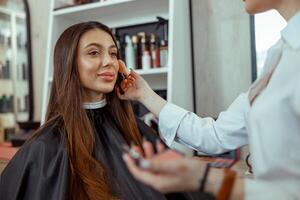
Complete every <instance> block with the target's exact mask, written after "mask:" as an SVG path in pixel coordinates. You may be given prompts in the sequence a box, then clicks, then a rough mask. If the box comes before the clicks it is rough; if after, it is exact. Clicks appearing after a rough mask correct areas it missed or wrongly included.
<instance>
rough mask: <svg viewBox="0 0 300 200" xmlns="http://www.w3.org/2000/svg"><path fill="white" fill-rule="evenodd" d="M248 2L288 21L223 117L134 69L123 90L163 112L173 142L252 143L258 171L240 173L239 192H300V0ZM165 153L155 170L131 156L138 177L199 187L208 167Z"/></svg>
mask: <svg viewBox="0 0 300 200" xmlns="http://www.w3.org/2000/svg"><path fill="white" fill-rule="evenodd" d="M245 8H246V10H247V12H248V13H251V14H255V13H259V12H263V11H267V10H270V9H276V10H277V11H278V12H279V13H280V14H281V15H282V16H283V17H284V18H285V20H286V21H287V22H288V24H287V26H286V27H285V28H284V30H283V31H282V37H281V39H280V40H279V41H278V42H277V43H276V44H275V45H274V46H273V47H272V48H271V49H270V50H269V52H268V58H267V60H266V62H265V69H264V70H265V71H264V73H263V74H262V76H261V77H259V78H258V79H257V81H256V82H255V83H254V84H253V85H252V86H251V87H250V88H249V91H248V92H247V93H243V94H241V95H240V96H239V97H238V98H237V99H236V100H235V101H234V102H233V103H232V105H231V106H230V107H229V108H228V110H226V111H225V112H222V113H221V114H220V115H219V117H218V120H216V121H215V120H213V119H212V118H200V117H198V116H197V115H195V114H193V113H191V112H188V111H186V110H184V109H182V108H179V107H178V106H175V105H172V104H170V103H167V102H166V101H164V100H163V99H161V98H160V97H159V96H157V95H156V94H155V93H154V92H153V91H152V90H151V88H150V87H149V86H148V85H147V83H146V82H145V81H144V80H143V79H142V78H141V77H140V76H139V75H138V74H136V73H131V76H133V77H134V78H135V81H132V82H131V81H129V82H128V83H130V84H133V86H130V85H128V86H126V87H124V90H125V94H124V95H120V97H121V98H123V99H134V100H138V101H140V102H141V103H143V104H144V105H145V106H146V107H147V108H148V109H149V110H150V111H151V112H153V113H154V114H155V115H156V116H157V117H159V128H160V133H161V136H162V137H163V138H164V139H165V141H166V143H167V144H168V145H170V144H171V143H172V142H173V141H174V140H175V141H179V142H181V143H183V144H185V145H187V146H189V147H191V148H193V149H195V150H199V151H202V152H206V153H209V154H218V153H222V152H225V151H228V150H233V149H236V148H238V147H241V146H243V145H246V144H249V146H250V152H251V159H252V164H253V173H254V177H255V178H254V179H253V180H244V179H238V180H236V184H235V186H234V191H236V193H235V195H234V197H236V199H272V200H275V199H280V200H281V199H300V192H299V191H300V170H299V165H300V156H299V153H300V146H299V141H300V104H299V103H300V37H299V36H300V0H245ZM270 23H272V22H270ZM237 67H238V66H237ZM170 117H171V118H172V121H170V120H169V119H170ZM163 154H164V153H163ZM161 156H162V155H157V156H154V157H150V159H149V162H148V164H145V163H144V165H143V166H147V168H148V169H149V171H145V170H141V169H140V168H138V167H137V166H136V165H135V164H134V163H133V162H132V160H131V159H130V157H128V156H125V159H126V161H127V164H128V167H129V169H130V170H131V172H132V173H133V174H134V175H135V177H136V178H137V179H139V180H141V181H142V182H144V183H146V184H148V185H151V186H153V187H154V188H156V189H157V190H159V191H161V192H165V193H167V192H174V191H184V190H195V189H197V188H199V186H200V181H199V180H201V179H202V177H203V174H204V169H205V165H204V164H203V163H202V162H201V161H199V160H195V159H191V158H179V159H175V160H163V159H160V157H161ZM151 170H152V171H151ZM153 171H155V173H152V172H153ZM217 177H220V176H217V175H216V173H215V172H213V171H211V173H209V174H208V179H207V180H208V182H207V187H206V189H207V190H209V191H211V192H215V190H214V189H213V187H210V186H216V185H217V184H211V183H212V182H213V180H217ZM157 182H160V183H161V184H156V183H157Z"/></svg>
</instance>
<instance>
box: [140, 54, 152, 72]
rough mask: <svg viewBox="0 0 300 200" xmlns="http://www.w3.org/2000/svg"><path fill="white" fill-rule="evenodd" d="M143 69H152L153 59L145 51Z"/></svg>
mask: <svg viewBox="0 0 300 200" xmlns="http://www.w3.org/2000/svg"><path fill="white" fill-rule="evenodd" d="M142 60H143V63H142V65H143V69H150V68H151V57H150V53H149V51H144V52H143V58H142Z"/></svg>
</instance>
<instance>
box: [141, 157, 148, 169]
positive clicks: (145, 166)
mask: <svg viewBox="0 0 300 200" xmlns="http://www.w3.org/2000/svg"><path fill="white" fill-rule="evenodd" d="M139 166H140V168H142V169H149V168H150V162H149V161H148V160H145V159H142V160H140V163H139Z"/></svg>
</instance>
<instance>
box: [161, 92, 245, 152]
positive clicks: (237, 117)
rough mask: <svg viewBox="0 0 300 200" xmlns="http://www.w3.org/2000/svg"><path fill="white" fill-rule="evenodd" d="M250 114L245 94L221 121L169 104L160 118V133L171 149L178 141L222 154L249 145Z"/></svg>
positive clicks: (224, 114) (232, 105) (195, 147)
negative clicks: (247, 119) (248, 118)
mask: <svg viewBox="0 0 300 200" xmlns="http://www.w3.org/2000/svg"><path fill="white" fill-rule="evenodd" d="M248 111H249V103H248V93H243V94H241V95H240V96H239V97H238V98H237V99H236V100H235V101H234V102H233V103H232V104H231V105H230V107H229V108H228V110H226V111H225V112H222V113H221V114H220V115H219V117H218V120H217V121H214V120H213V119H212V118H201V117H199V116H197V115H196V114H194V113H192V112H189V111H186V110H184V109H183V108H180V107H178V106H176V105H173V104H167V105H165V106H164V108H163V109H162V111H161V112H160V114H159V131H160V135H161V137H162V139H163V140H164V141H165V142H166V144H167V145H168V146H171V144H172V142H173V141H174V140H175V141H178V142H179V143H181V144H184V145H186V146H188V147H190V148H193V149H195V150H197V151H201V152H205V153H208V154H219V153H223V152H226V151H229V150H233V149H236V148H238V147H240V146H243V145H245V144H247V143H248V136H247V131H246V120H245V116H246V114H247V112H248Z"/></svg>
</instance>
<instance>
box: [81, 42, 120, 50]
mask: <svg viewBox="0 0 300 200" xmlns="http://www.w3.org/2000/svg"><path fill="white" fill-rule="evenodd" d="M90 46H96V47H98V48H99V49H101V48H103V45H101V44H99V43H95V42H93V43H90V44H88V45H86V46H85V47H84V48H85V49H86V48H88V47H90ZM112 48H117V46H116V45H114V44H112V45H110V46H109V49H112Z"/></svg>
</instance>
